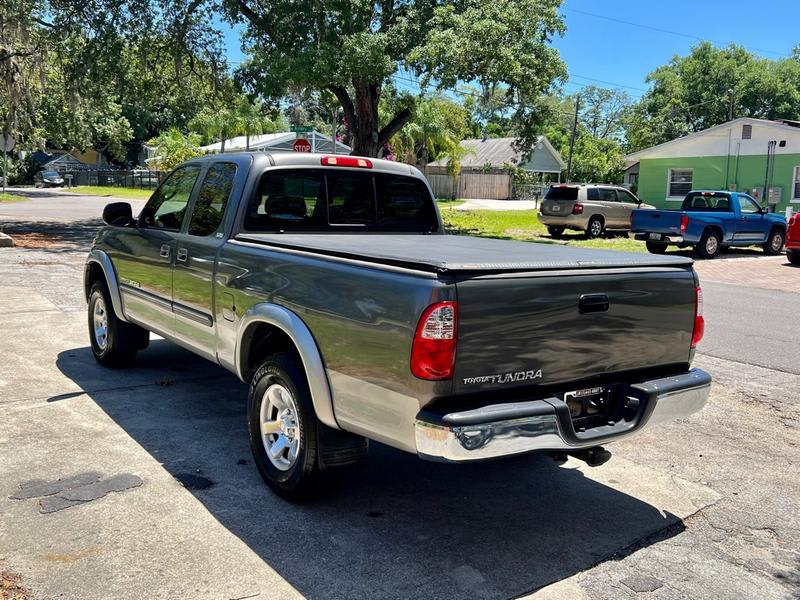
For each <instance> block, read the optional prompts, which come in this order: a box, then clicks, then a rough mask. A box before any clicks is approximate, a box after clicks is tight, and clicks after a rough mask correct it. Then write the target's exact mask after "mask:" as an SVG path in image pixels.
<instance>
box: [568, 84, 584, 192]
mask: <svg viewBox="0 0 800 600" xmlns="http://www.w3.org/2000/svg"><path fill="white" fill-rule="evenodd" d="M580 105H581V95H580V94H577V95H576V96H575V121H574V122H573V123H572V138H571V139H570V141H569V157H568V158H567V183H569V182H570V181H572V152H573V149H574V148H575V136H576V135H577V133H578V110H579V109H580Z"/></svg>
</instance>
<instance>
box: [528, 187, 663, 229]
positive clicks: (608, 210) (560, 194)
mask: <svg viewBox="0 0 800 600" xmlns="http://www.w3.org/2000/svg"><path fill="white" fill-rule="evenodd" d="M635 208H643V209H644V208H654V207H652V206H650V205H649V204H642V201H641V200H639V199H638V198H637V197H636V196H634V195H633V194H632V193H631V192H630V191H629V190H627V189H625V188H623V187H619V186H613V185H594V184H583V183H581V184H577V183H560V184H556V185H552V186H550V189H548V190H547V193H546V194H545V196H544V200H543V201H542V206H541V208H540V209H539V221H541V222H542V223H543V224H545V225H546V226H547V231H548V232H549V233H550V235H551V236H553V237H559V236H560V235H561V234H563V233H564V230H565V229H571V230H575V231H583V232H584V233H586V235H587V236H589V237H599V236H601V235H603V233H604V232H605V231H628V229H630V225H631V211H632V210H633V209H635Z"/></svg>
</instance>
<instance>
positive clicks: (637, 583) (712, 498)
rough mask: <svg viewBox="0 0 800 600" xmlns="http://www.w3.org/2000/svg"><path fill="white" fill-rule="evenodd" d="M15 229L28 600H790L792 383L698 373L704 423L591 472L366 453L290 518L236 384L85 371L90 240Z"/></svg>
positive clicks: (16, 438)
mask: <svg viewBox="0 0 800 600" xmlns="http://www.w3.org/2000/svg"><path fill="white" fill-rule="evenodd" d="M26 204H28V203H26ZM98 206H99V204H98ZM37 210H38V209H37ZM20 216H21V219H22V220H21V221H16V224H17V226H18V225H19V223H25V224H26V225H25V227H28V228H32V231H30V232H29V233H37V232H38V233H39V234H40V235H41V236H42V237H40V238H31V241H30V243H29V244H28V247H22V248H12V249H0V340H2V342H0V343H2V346H0V347H2V352H1V353H0V423H2V425H0V473H2V477H1V478H0V515H2V518H0V571H2V573H3V577H6V574H8V576H9V577H11V576H14V577H19V580H20V581H21V585H24V586H25V587H26V588H27V589H28V591H29V596H30V597H31V598H68V599H69V598H75V599H82V600H83V599H95V598H97V599H100V598H137V599H138V598H214V599H220V598H221V599H234V598H237V599H243V598H287V597H300V596H305V597H310V598H326V599H327V598H408V597H424V598H453V597H469V598H510V597H516V596H520V595H525V594H529V593H533V594H534V597H536V598H545V599H548V598H569V599H572V598H578V599H587V598H631V597H635V596H640V597H642V598H645V597H647V598H650V597H652V598H712V597H713V598H742V597H759V598H789V597H793V596H794V597H796V596H797V595H798V594H800V562H798V559H800V556H798V554H797V551H796V549H797V548H798V547H800V525H799V524H798V519H799V517H798V514H797V511H796V506H797V500H798V498H800V482H799V481H798V478H797V477H796V474H797V467H796V466H797V464H798V461H799V460H800V449H798V445H797V423H798V422H799V421H798V417H800V409H798V406H800V404H798V400H800V376H797V375H794V374H792V373H785V372H779V371H775V370H771V369H768V368H763V367H758V366H754V365H752V364H748V363H746V362H742V361H738V362H737V361H731V360H728V359H726V358H715V357H711V356H703V355H701V356H700V357H699V358H698V361H697V362H698V366H701V367H703V368H707V369H709V370H711V372H712V374H713V375H714V376H715V379H716V382H717V383H716V385H715V388H714V392H713V396H712V399H711V402H710V404H709V406H708V407H706V409H704V411H703V412H701V413H699V414H698V415H695V416H693V417H691V418H689V419H683V420H681V421H679V422H676V423H672V424H669V425H665V426H662V427H660V428H654V429H652V430H650V431H648V432H646V433H644V434H642V435H641V436H640V437H638V438H635V439H633V440H630V441H626V442H622V443H619V444H616V445H614V446H612V447H611V449H612V450H613V451H614V452H615V457H614V459H612V461H611V462H609V463H607V464H606V465H604V466H603V467H600V468H596V469H588V468H586V467H585V466H582V464H581V463H578V462H575V461H570V462H568V463H566V464H565V465H562V466H559V465H556V464H555V463H554V462H553V461H551V460H550V459H548V458H546V457H543V456H525V457H520V458H516V459H512V460H506V461H498V462H491V463H483V464H477V465H460V466H451V465H440V464H434V463H425V462H422V461H419V460H417V459H416V458H415V457H413V456H410V455H406V454H403V453H401V452H398V451H395V450H393V449H390V448H387V447H385V446H382V445H380V444H373V445H372V447H371V456H370V460H369V462H368V463H367V464H366V465H364V466H362V467H359V468H352V469H347V470H342V471H333V472H331V473H330V476H329V479H328V481H327V486H326V488H325V493H324V494H322V495H321V497H319V498H318V499H317V500H316V501H314V502H311V503H308V504H303V505H295V504H289V503H287V502H285V501H283V500H280V499H278V498H277V497H275V496H274V495H273V494H272V493H271V492H269V490H268V489H267V488H266V487H265V486H264V484H263V483H262V481H261V480H260V478H259V476H258V474H257V472H256V470H255V467H254V466H253V464H252V461H251V457H250V452H249V449H248V446H247V434H246V427H245V418H244V417H245V401H246V387H245V385H244V384H242V383H241V382H239V381H238V380H237V379H236V378H235V377H233V376H232V375H230V374H228V373H227V372H225V371H223V370H222V369H220V368H218V367H215V366H213V365H211V364H209V363H208V362H205V361H203V360H202V359H199V358H197V357H195V356H193V355H191V354H190V353H188V352H186V351H184V350H182V349H180V348H178V347H176V346H174V345H172V344H169V343H167V342H165V341H163V340H160V339H157V338H153V340H152V341H151V345H150V347H149V348H148V349H147V350H146V351H144V352H142V353H141V355H140V357H139V358H138V359H137V362H136V364H135V365H134V366H133V367H132V368H129V369H125V370H116V371H113V370H107V369H103V368H101V367H99V366H98V365H96V364H95V362H94V361H93V359H92V357H91V353H90V351H89V348H88V334H87V323H86V313H85V304H84V301H83V297H82V290H81V276H82V265H83V260H84V256H85V250H86V246H87V244H88V240H90V239H91V236H93V234H94V233H93V232H94V230H95V229H96V227H98V226H99V223H98V222H97V221H96V220H93V219H85V220H83V221H79V222H73V223H59V222H54V221H51V222H48V223H44V224H39V225H37V224H36V223H37V219H38V218H39V217H37V216H35V215H28V216H25V215H24V214H23V215H20ZM48 218H49V217H48ZM1 221H2V219H0V222H1ZM12 226H14V224H12ZM731 287H732V286H731ZM735 289H737V290H738V288H735ZM736 298H737V296H736V295H735V292H732V294H731V295H728V296H727V300H726V301H729V302H734V303H736V302H738V300H737V299H736ZM710 302H714V303H715V304H716V302H717V300H714V299H713V298H712V299H711V300H710ZM709 310H715V309H714V308H710V309H709ZM712 335H716V334H712ZM787 351H788V348H787Z"/></svg>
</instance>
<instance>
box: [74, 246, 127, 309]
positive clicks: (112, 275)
mask: <svg viewBox="0 0 800 600" xmlns="http://www.w3.org/2000/svg"><path fill="white" fill-rule="evenodd" d="M92 263H95V264H98V265H100V268H101V269H103V274H104V275H105V278H106V283H107V284H108V293H109V294H110V295H111V304H113V306H114V312H115V313H116V315H117V318H119V319H120V320H122V321H126V322H127V321H128V320H127V319H126V318H125V314H124V312H123V311H122V297H121V296H120V293H119V281H118V280H117V272H116V271H115V270H114V265H113V264H112V262H111V259H110V258H109V257H108V254H106V253H105V252H103V251H102V250H98V249H97V248H92V249H91V251H90V252H89V256H88V257H87V259H86V266H85V267H84V269H83V291H84V298H85V299H86V301H87V302H88V301H89V273H90V272H91V270H90V266H91V265H92Z"/></svg>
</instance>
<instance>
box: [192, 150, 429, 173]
mask: <svg viewBox="0 0 800 600" xmlns="http://www.w3.org/2000/svg"><path fill="white" fill-rule="evenodd" d="M325 157H334V158H335V157H341V158H345V157H346V158H348V159H353V158H355V159H358V158H361V159H363V160H365V161H367V163H368V164H369V165H371V166H369V167H336V166H333V165H323V164H322V159H323V158H325ZM223 159H227V160H230V161H232V162H237V161H240V160H243V159H246V160H255V161H259V162H261V161H263V162H264V163H265V164H264V167H270V166H276V167H291V166H298V167H322V168H330V169H336V168H346V169H354V170H362V169H363V170H371V171H375V172H380V173H393V174H396V175H406V176H411V177H417V178H419V179H424V176H423V175H422V173H421V172H420V170H419V169H417V168H416V167H412V166H411V165H408V164H405V163H400V162H395V161H392V160H385V159H382V158H369V157H365V156H356V155H353V154H320V153H311V152H272V153H270V152H260V151H252V152H225V153H224V154H206V155H205V156H199V157H197V158H194V159H192V160H191V161H188V162H209V161H218V160H223Z"/></svg>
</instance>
